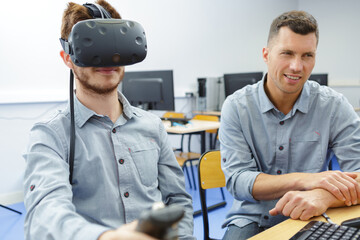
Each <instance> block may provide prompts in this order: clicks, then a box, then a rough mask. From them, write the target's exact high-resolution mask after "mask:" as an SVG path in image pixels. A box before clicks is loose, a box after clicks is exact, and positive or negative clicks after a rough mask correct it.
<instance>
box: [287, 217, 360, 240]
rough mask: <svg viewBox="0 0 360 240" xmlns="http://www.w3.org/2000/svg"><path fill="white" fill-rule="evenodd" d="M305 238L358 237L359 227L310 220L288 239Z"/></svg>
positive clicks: (359, 233)
mask: <svg viewBox="0 0 360 240" xmlns="http://www.w3.org/2000/svg"><path fill="white" fill-rule="evenodd" d="M295 239H296V240H300V239H301V240H303V239H304V240H305V239H309V240H310V239H311V240H312V239H324V240H325V239H331V240H332V239H344V240H346V239H360V229H358V228H355V227H348V226H340V225H337V224H331V223H327V222H321V221H311V222H309V223H308V224H307V225H306V226H305V227H303V228H302V229H301V230H300V231H298V232H297V233H296V234H295V235H294V236H293V237H292V238H290V240H295Z"/></svg>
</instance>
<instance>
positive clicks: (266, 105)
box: [259, 74, 310, 113]
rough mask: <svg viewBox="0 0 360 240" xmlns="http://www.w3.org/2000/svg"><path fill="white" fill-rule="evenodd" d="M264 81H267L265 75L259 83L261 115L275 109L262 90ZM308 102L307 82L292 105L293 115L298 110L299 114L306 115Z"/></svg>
mask: <svg viewBox="0 0 360 240" xmlns="http://www.w3.org/2000/svg"><path fill="white" fill-rule="evenodd" d="M266 80H267V74H265V75H264V76H263V79H262V80H261V82H260V83H259V100H260V108H261V112H262V113H265V112H267V111H270V110H271V109H275V110H276V107H275V106H274V104H273V103H272V102H271V101H270V99H269V97H268V96H267V95H266V92H265V88H264V85H265V82H266ZM309 101H310V86H309V83H308V81H306V82H305V84H304V87H303V89H302V91H301V94H300V96H299V98H298V99H297V100H296V102H295V104H294V107H293V109H292V112H293V113H295V112H296V110H299V111H300V112H303V113H307V112H308V110H309Z"/></svg>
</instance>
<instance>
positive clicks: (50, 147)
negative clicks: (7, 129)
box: [24, 124, 109, 240]
mask: <svg viewBox="0 0 360 240" xmlns="http://www.w3.org/2000/svg"><path fill="white" fill-rule="evenodd" d="M60 139H61V138H59V136H57V134H56V133H55V131H53V130H52V129H50V128H49V127H47V126H45V125H42V124H37V125H35V126H34V127H33V129H32V131H31V133H30V143H29V149H28V151H27V153H26V154H24V158H25V160H26V170H25V176H24V195H25V199H24V203H25V207H26V210H27V214H26V218H25V224H24V230H25V239H28V240H31V239H61V240H70V239H72V240H74V239H94V240H95V239H97V238H98V237H99V236H100V235H101V234H102V233H103V232H104V231H107V230H109V228H107V227H104V226H101V225H98V224H94V223H90V222H88V221H87V220H85V219H84V218H83V217H82V216H80V215H79V214H78V213H76V211H75V206H74V205H73V203H72V190H71V185H70V183H69V166H68V163H67V161H66V160H65V159H66V156H65V155H63V154H62V153H66V152H67V149H65V147H64V146H65V144H64V143H63V142H61V140H60Z"/></svg>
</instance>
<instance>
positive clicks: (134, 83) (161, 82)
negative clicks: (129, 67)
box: [119, 70, 175, 111]
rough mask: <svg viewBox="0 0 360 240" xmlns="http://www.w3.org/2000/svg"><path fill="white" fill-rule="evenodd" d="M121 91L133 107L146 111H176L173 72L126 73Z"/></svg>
mask: <svg viewBox="0 0 360 240" xmlns="http://www.w3.org/2000/svg"><path fill="white" fill-rule="evenodd" d="M119 89H120V91H121V92H122V93H123V94H124V96H125V97H126V98H127V100H128V101H129V102H130V104H131V105H133V106H136V107H140V108H142V109H144V110H165V111H174V110H175V104H174V82H173V71H172V70H160V71H135V72H126V71H125V75H124V79H123V80H122V83H121V84H120V86H119Z"/></svg>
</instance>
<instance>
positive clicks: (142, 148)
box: [24, 93, 193, 240]
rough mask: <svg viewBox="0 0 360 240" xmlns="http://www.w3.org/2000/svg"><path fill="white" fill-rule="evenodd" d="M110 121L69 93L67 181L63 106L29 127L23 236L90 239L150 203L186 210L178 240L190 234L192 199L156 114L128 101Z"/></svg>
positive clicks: (133, 216)
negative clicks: (72, 133)
mask: <svg viewBox="0 0 360 240" xmlns="http://www.w3.org/2000/svg"><path fill="white" fill-rule="evenodd" d="M119 101H120V102H121V103H122V105H123V114H122V115H121V116H120V117H119V119H117V121H116V122H115V123H113V122H112V121H111V120H110V118H109V117H107V116H102V115H98V114H96V113H95V112H93V111H92V110H90V109H88V108H86V107H85V106H84V105H82V104H81V103H80V102H79V101H78V100H77V98H75V105H74V109H75V125H76V142H75V161H74V171H73V185H72V186H71V185H70V183H69V165H68V157H69V146H70V144H69V136H70V113H69V106H68V107H67V108H66V109H65V110H64V111H59V112H58V113H57V114H56V115H55V116H54V117H52V118H51V119H50V120H48V121H44V122H40V123H37V124H35V125H34V127H33V128H32V130H31V133H30V143H29V147H28V151H27V153H26V154H25V155H24V158H25V160H26V163H27V165H26V171H25V176H24V188H25V190H24V193H25V206H26V210H27V215H26V219H25V238H26V239H27V240H31V239H61V240H70V239H71V240H74V239H75V240H76V239H79V240H84V239H87V240H89V239H97V238H98V237H99V236H100V235H101V233H103V232H104V231H106V230H110V229H115V228H118V227H120V226H121V225H122V224H125V223H130V222H132V221H133V220H135V219H137V218H138V217H139V215H140V213H141V212H143V211H144V210H148V209H150V208H151V206H152V204H153V203H154V202H158V201H163V202H164V203H165V204H179V205H183V206H184V207H185V209H186V214H185V217H184V218H183V219H182V221H181V223H180V226H179V235H180V239H193V237H192V234H193V208H192V200H191V196H190V195H189V194H188V193H187V192H186V191H185V183H184V175H183V172H182V170H181V168H180V166H179V164H178V163H177V161H176V159H175V155H174V153H173V151H172V148H171V146H170V145H169V142H168V137H167V133H166V131H165V129H164V126H163V124H162V122H161V120H160V118H159V117H157V116H155V115H154V114H151V113H149V112H146V111H143V110H141V109H138V108H135V107H132V106H130V104H129V103H128V101H127V100H126V99H125V97H124V96H123V95H122V94H121V93H119Z"/></svg>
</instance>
